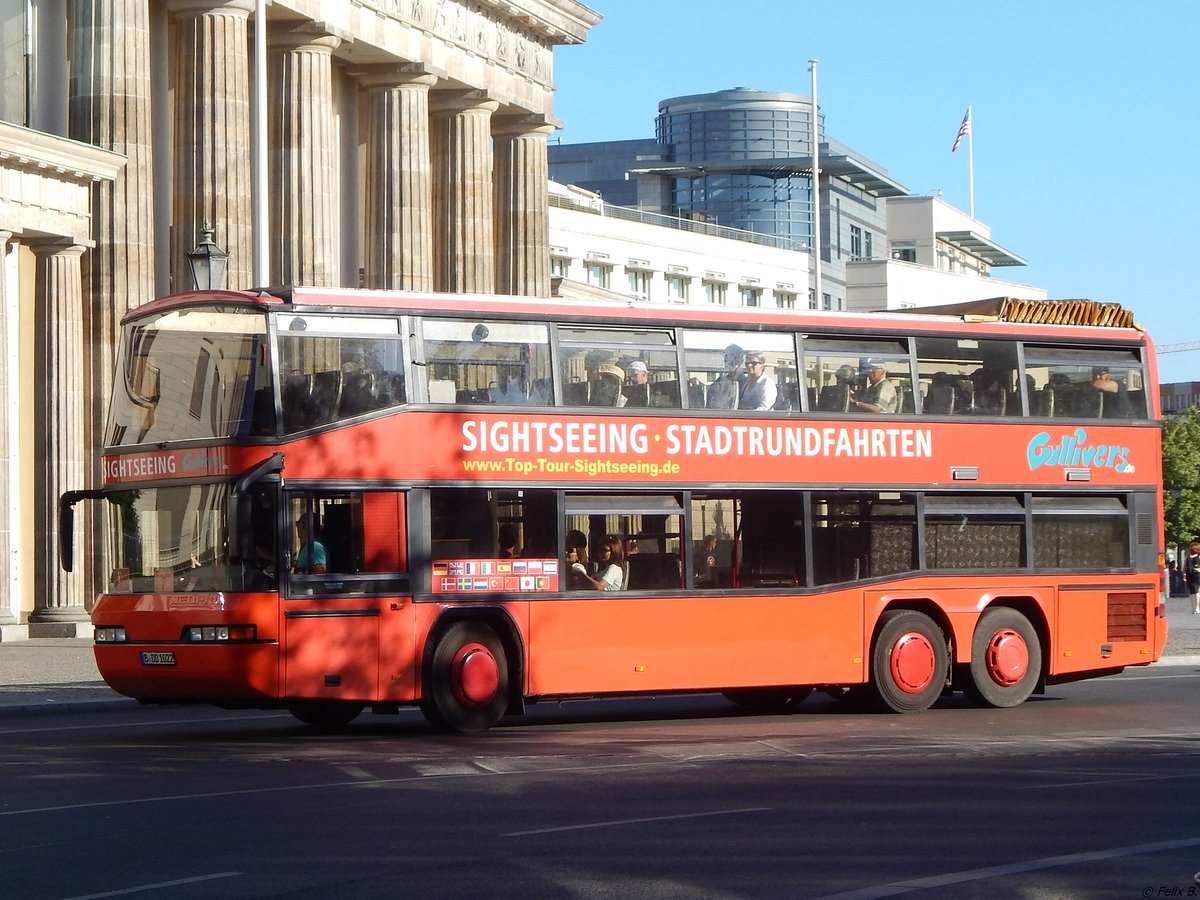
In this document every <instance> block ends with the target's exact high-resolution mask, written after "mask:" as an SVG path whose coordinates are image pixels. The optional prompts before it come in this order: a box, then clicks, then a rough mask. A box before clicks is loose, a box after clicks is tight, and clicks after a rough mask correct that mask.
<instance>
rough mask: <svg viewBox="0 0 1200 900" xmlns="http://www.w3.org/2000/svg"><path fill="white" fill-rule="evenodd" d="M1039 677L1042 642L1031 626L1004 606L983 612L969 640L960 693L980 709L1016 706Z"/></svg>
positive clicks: (1025, 696)
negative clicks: (984, 707)
mask: <svg viewBox="0 0 1200 900" xmlns="http://www.w3.org/2000/svg"><path fill="white" fill-rule="evenodd" d="M1041 674H1042V642H1041V641H1040V640H1039V639H1038V634H1037V629H1035V628H1034V627H1033V623H1031V622H1030V621H1029V619H1027V618H1026V617H1025V616H1024V615H1022V614H1021V613H1019V612H1017V610H1015V609H1010V608H1008V607H1006V606H1000V607H995V608H993V609H989V610H985V611H984V613H983V615H982V616H980V617H979V622H978V623H977V624H976V625H975V634H974V635H973V636H972V637H971V662H970V665H969V667H968V677H967V678H966V679H965V681H964V683H963V693H964V694H966V695H967V697H968V698H970V699H971V701H973V702H974V703H977V704H978V705H979V706H990V707H995V708H1000V709H1005V708H1008V707H1012V706H1019V705H1020V704H1022V703H1024V702H1025V701H1026V699H1028V697H1029V695H1030V694H1032V693H1033V689H1034V688H1035V687H1036V686H1037V682H1038V679H1039V678H1040V677H1041Z"/></svg>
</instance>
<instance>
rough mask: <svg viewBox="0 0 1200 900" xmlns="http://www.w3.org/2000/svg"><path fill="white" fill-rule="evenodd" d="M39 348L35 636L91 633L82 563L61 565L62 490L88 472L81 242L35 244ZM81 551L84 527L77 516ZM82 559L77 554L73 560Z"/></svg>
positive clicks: (73, 487)
mask: <svg viewBox="0 0 1200 900" xmlns="http://www.w3.org/2000/svg"><path fill="white" fill-rule="evenodd" d="M33 251H34V253H35V254H36V258H37V265H36V271H35V275H34V304H35V310H36V316H37V319H36V325H35V331H36V354H35V357H36V358H35V363H34V391H35V397H34V405H35V407H36V409H37V410H38V415H37V416H36V419H35V421H36V425H35V428H36V431H35V433H34V482H35V483H36V484H37V486H38V492H37V495H36V498H35V503H34V534H33V540H32V541H31V545H32V548H33V553H32V555H33V568H34V577H33V580H34V610H33V612H32V613H31V614H30V616H29V636H30V637H85V636H88V635H90V634H91V626H90V625H89V624H87V621H88V616H87V613H86V611H85V609H84V599H85V598H84V579H83V577H82V574H81V567H80V566H79V565H76V566H75V571H74V572H64V571H63V570H62V568H61V567H60V566H59V562H58V549H59V542H58V497H59V495H60V494H62V492H63V491H66V490H76V489H79V488H83V487H87V486H88V485H87V484H86V482H85V480H84V446H85V435H84V429H85V416H84V399H83V393H84V372H83V368H82V367H81V366H80V364H79V361H80V360H81V359H83V289H82V278H81V270H80V264H79V257H80V256H81V255H82V254H83V251H84V248H83V247H81V246H80V245H78V244H71V243H59V244H38V245H34V246H33ZM75 521H76V528H75V548H76V556H77V557H78V550H79V548H80V536H81V534H82V528H81V527H80V526H79V523H80V519H79V518H78V517H77V518H76V520H75ZM76 562H77V563H78V559H77V560H76Z"/></svg>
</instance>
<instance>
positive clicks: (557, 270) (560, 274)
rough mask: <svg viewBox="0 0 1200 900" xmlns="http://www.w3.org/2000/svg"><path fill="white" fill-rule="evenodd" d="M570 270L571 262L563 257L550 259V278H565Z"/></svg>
mask: <svg viewBox="0 0 1200 900" xmlns="http://www.w3.org/2000/svg"><path fill="white" fill-rule="evenodd" d="M570 268H571V261H570V260H569V259H567V258H566V257H565V256H552V257H550V276H551V277H552V278H566V277H567V270H568V269H570Z"/></svg>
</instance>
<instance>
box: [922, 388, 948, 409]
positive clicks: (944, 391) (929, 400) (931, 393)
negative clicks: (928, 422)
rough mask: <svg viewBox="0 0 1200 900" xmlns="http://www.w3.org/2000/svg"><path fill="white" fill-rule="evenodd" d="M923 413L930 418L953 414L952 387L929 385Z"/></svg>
mask: <svg viewBox="0 0 1200 900" xmlns="http://www.w3.org/2000/svg"><path fill="white" fill-rule="evenodd" d="M924 412H926V413H928V414H929V415H931V416H948V415H950V413H952V412H954V386H953V385H950V384H931V385H930V386H929V390H928V391H927V392H926V394H925V408H924Z"/></svg>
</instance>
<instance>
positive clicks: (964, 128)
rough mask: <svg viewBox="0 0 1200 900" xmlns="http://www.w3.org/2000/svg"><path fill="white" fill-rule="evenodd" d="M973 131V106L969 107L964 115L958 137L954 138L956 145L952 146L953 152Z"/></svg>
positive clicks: (951, 150)
mask: <svg viewBox="0 0 1200 900" xmlns="http://www.w3.org/2000/svg"><path fill="white" fill-rule="evenodd" d="M970 133H971V107H969V106H968V107H967V114H966V115H965V116H963V120H962V124H961V125H959V126H958V137H956V138H955V139H954V146H953V147H951V148H950V152H951V153H953V152H954V151H955V150H957V149H958V145H959V144H961V143H962V139H963V138H965V137H966V136H967V135H968V134H970Z"/></svg>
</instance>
